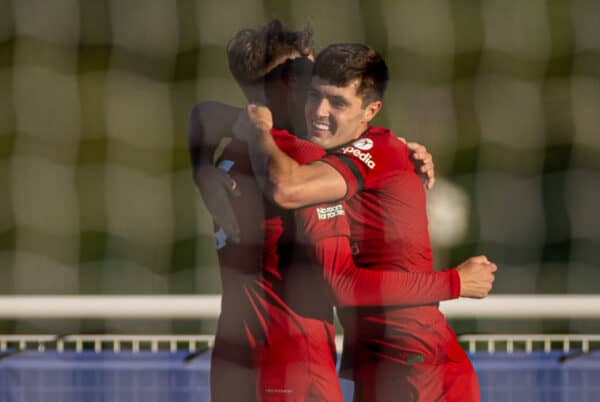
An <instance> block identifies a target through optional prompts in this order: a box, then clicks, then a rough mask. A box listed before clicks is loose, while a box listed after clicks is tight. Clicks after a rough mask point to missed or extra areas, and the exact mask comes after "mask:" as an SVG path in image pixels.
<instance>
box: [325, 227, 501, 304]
mask: <svg viewBox="0 0 600 402" xmlns="http://www.w3.org/2000/svg"><path fill="white" fill-rule="evenodd" d="M315 253H316V257H317V261H318V263H319V264H320V265H321V266H322V267H323V275H324V278H325V280H326V281H327V282H328V283H329V284H330V286H331V289H332V291H333V294H334V297H335V299H336V304H337V305H338V306H386V305H421V304H430V303H437V302H440V301H444V300H451V299H455V298H457V297H459V296H462V297H470V298H483V297H486V296H487V295H488V293H489V292H490V291H491V289H492V283H493V281H494V274H493V273H494V272H495V271H496V269H497V267H496V265H494V264H491V263H489V262H488V261H487V259H486V258H485V257H483V256H479V257H472V258H470V259H468V260H467V261H465V262H463V263H462V264H461V265H460V266H459V267H457V268H452V269H447V270H443V271H437V272H407V271H397V270H395V271H392V270H389V271H386V270H376V269H366V268H359V267H356V266H355V265H354V262H353V260H352V255H351V251H350V243H349V241H348V238H347V237H340V236H338V237H328V238H324V239H321V240H319V241H317V242H316V244H315Z"/></svg>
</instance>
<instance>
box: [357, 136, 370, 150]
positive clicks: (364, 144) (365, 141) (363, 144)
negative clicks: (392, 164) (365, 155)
mask: <svg viewBox="0 0 600 402" xmlns="http://www.w3.org/2000/svg"><path fill="white" fill-rule="evenodd" d="M352 145H354V146H355V147H356V148H358V149H360V150H362V151H368V150H369V149H371V148H373V140H372V139H370V138H361V139H358V140H356V141H354V142H353V143H352Z"/></svg>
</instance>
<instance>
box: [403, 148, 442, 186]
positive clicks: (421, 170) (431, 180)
mask: <svg viewBox="0 0 600 402" xmlns="http://www.w3.org/2000/svg"><path fill="white" fill-rule="evenodd" d="M402 140H404V139H403V138H402ZM406 145H407V146H408V149H409V151H410V157H411V160H412V163H413V165H414V166H415V171H416V172H417V173H418V174H419V175H420V176H421V177H423V178H424V179H425V186H426V187H427V189H428V190H431V189H432V188H433V186H434V184H435V165H434V163H433V156H432V155H431V154H430V153H429V151H427V148H426V147H425V146H424V145H421V144H419V143H416V142H409V143H407V144H406Z"/></svg>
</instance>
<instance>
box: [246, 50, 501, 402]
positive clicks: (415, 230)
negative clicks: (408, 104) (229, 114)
mask: <svg viewBox="0 0 600 402" xmlns="http://www.w3.org/2000/svg"><path fill="white" fill-rule="evenodd" d="M387 80H388V72H387V67H386V65H385V62H384V61H383V59H382V58H381V57H380V56H379V55H378V54H377V53H376V52H375V51H374V50H373V49H371V48H369V47H367V46H365V45H359V44H340V45H332V46H329V47H328V48H326V49H325V50H324V51H323V52H321V53H320V54H319V56H318V57H317V60H316V62H315V66H314V70H313V78H312V82H311V85H310V89H309V92H308V100H307V104H306V109H305V112H306V113H305V117H306V125H307V127H308V133H307V138H308V139H309V140H310V141H311V142H313V143H315V144H318V145H320V146H322V147H324V148H326V149H327V150H328V154H327V156H325V157H324V158H322V159H321V160H320V161H316V162H313V163H310V164H304V165H302V164H299V163H297V162H296V161H294V160H293V159H291V158H289V157H288V156H287V155H286V154H285V153H284V152H282V151H281V150H280V149H279V148H278V147H277V145H276V143H275V142H274V141H273V138H272V136H271V131H272V130H271V127H272V122H271V117H270V113H269V110H268V109H267V108H265V107H258V106H249V107H248V115H249V117H250V119H251V121H252V123H253V124H254V126H255V127H256V130H254V133H255V135H253V136H252V135H251V136H250V138H249V139H248V145H249V149H250V152H251V156H252V159H253V164H254V167H255V169H257V170H258V172H257V175H258V176H259V177H261V176H262V175H265V174H266V175H267V176H268V179H269V182H268V183H267V185H266V186H265V187H266V189H267V190H268V193H269V194H270V195H271V197H272V199H273V200H274V201H275V202H276V203H277V204H278V205H279V206H282V207H285V208H299V207H303V206H306V205H311V204H316V203H321V202H327V201H335V200H339V199H344V200H345V201H346V206H345V213H346V216H347V217H348V219H349V220H350V227H351V239H352V242H353V243H352V245H353V250H354V251H355V252H354V256H353V257H354V261H355V262H356V265H357V266H359V267H362V268H365V269H369V270H373V271H376V270H382V269H383V270H390V269H391V270H394V271H396V272H412V273H433V264H432V252H431V245H430V240H429V234H428V223H427V215H426V209H425V194H424V190H423V187H422V185H421V183H420V180H419V179H418V177H417V175H416V174H415V172H414V169H413V166H412V163H411V162H410V160H409V152H408V149H407V147H406V145H405V144H404V143H402V142H400V141H398V140H397V138H396V137H395V135H394V134H393V133H392V132H391V131H389V130H387V129H384V128H381V127H374V126H370V125H369V122H370V121H371V120H372V119H373V118H374V117H375V115H376V114H377V113H378V112H379V111H380V109H381V107H382V102H383V95H384V92H385V87H386V84H387ZM247 117H248V116H247V115H246V116H243V115H242V117H241V123H239V124H240V126H243V127H245V129H244V130H239V131H238V133H237V134H239V135H241V136H244V135H248V133H252V132H253V130H249V129H248V127H247V124H248V122H247V121H245V119H247ZM261 169H265V171H261ZM472 260H476V261H478V262H480V263H481V264H483V265H484V266H487V269H488V270H489V274H490V275H491V276H492V277H493V274H492V272H494V271H495V270H496V267H495V265H494V264H491V263H489V261H487V258H485V257H484V256H480V257H474V258H473V259H472ZM461 284H466V283H465V282H461ZM338 312H339V313H340V319H341V321H342V324H343V326H344V334H345V339H344V341H345V342H344V343H345V347H344V357H343V362H342V365H343V368H346V369H349V375H350V377H351V378H352V379H354V380H355V398H356V400H357V401H363V402H378V401H397V400H403V401H441V400H444V401H478V400H479V390H478V384H477V377H476V374H475V371H474V369H473V367H472V365H471V363H470V361H469V359H468V357H467V356H466V354H465V353H464V351H463V350H462V349H461V347H460V345H459V344H458V341H457V339H456V336H455V334H454V332H453V331H452V330H451V329H450V327H449V326H448V324H447V322H446V320H445V318H444V316H443V315H442V313H441V312H440V311H439V309H438V304H437V303H436V302H435V301H433V300H432V302H425V303H416V304H413V305H397V306H383V305H382V306H378V307H358V306H352V307H341V308H339V309H338Z"/></svg>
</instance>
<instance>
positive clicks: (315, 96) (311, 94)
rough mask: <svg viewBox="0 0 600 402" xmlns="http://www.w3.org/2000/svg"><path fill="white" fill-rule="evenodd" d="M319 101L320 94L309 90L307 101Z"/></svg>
mask: <svg viewBox="0 0 600 402" xmlns="http://www.w3.org/2000/svg"><path fill="white" fill-rule="evenodd" d="M320 99H321V94H320V93H319V92H318V91H315V90H314V89H310V90H309V91H308V100H309V101H312V102H317V101H319V100H320Z"/></svg>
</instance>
